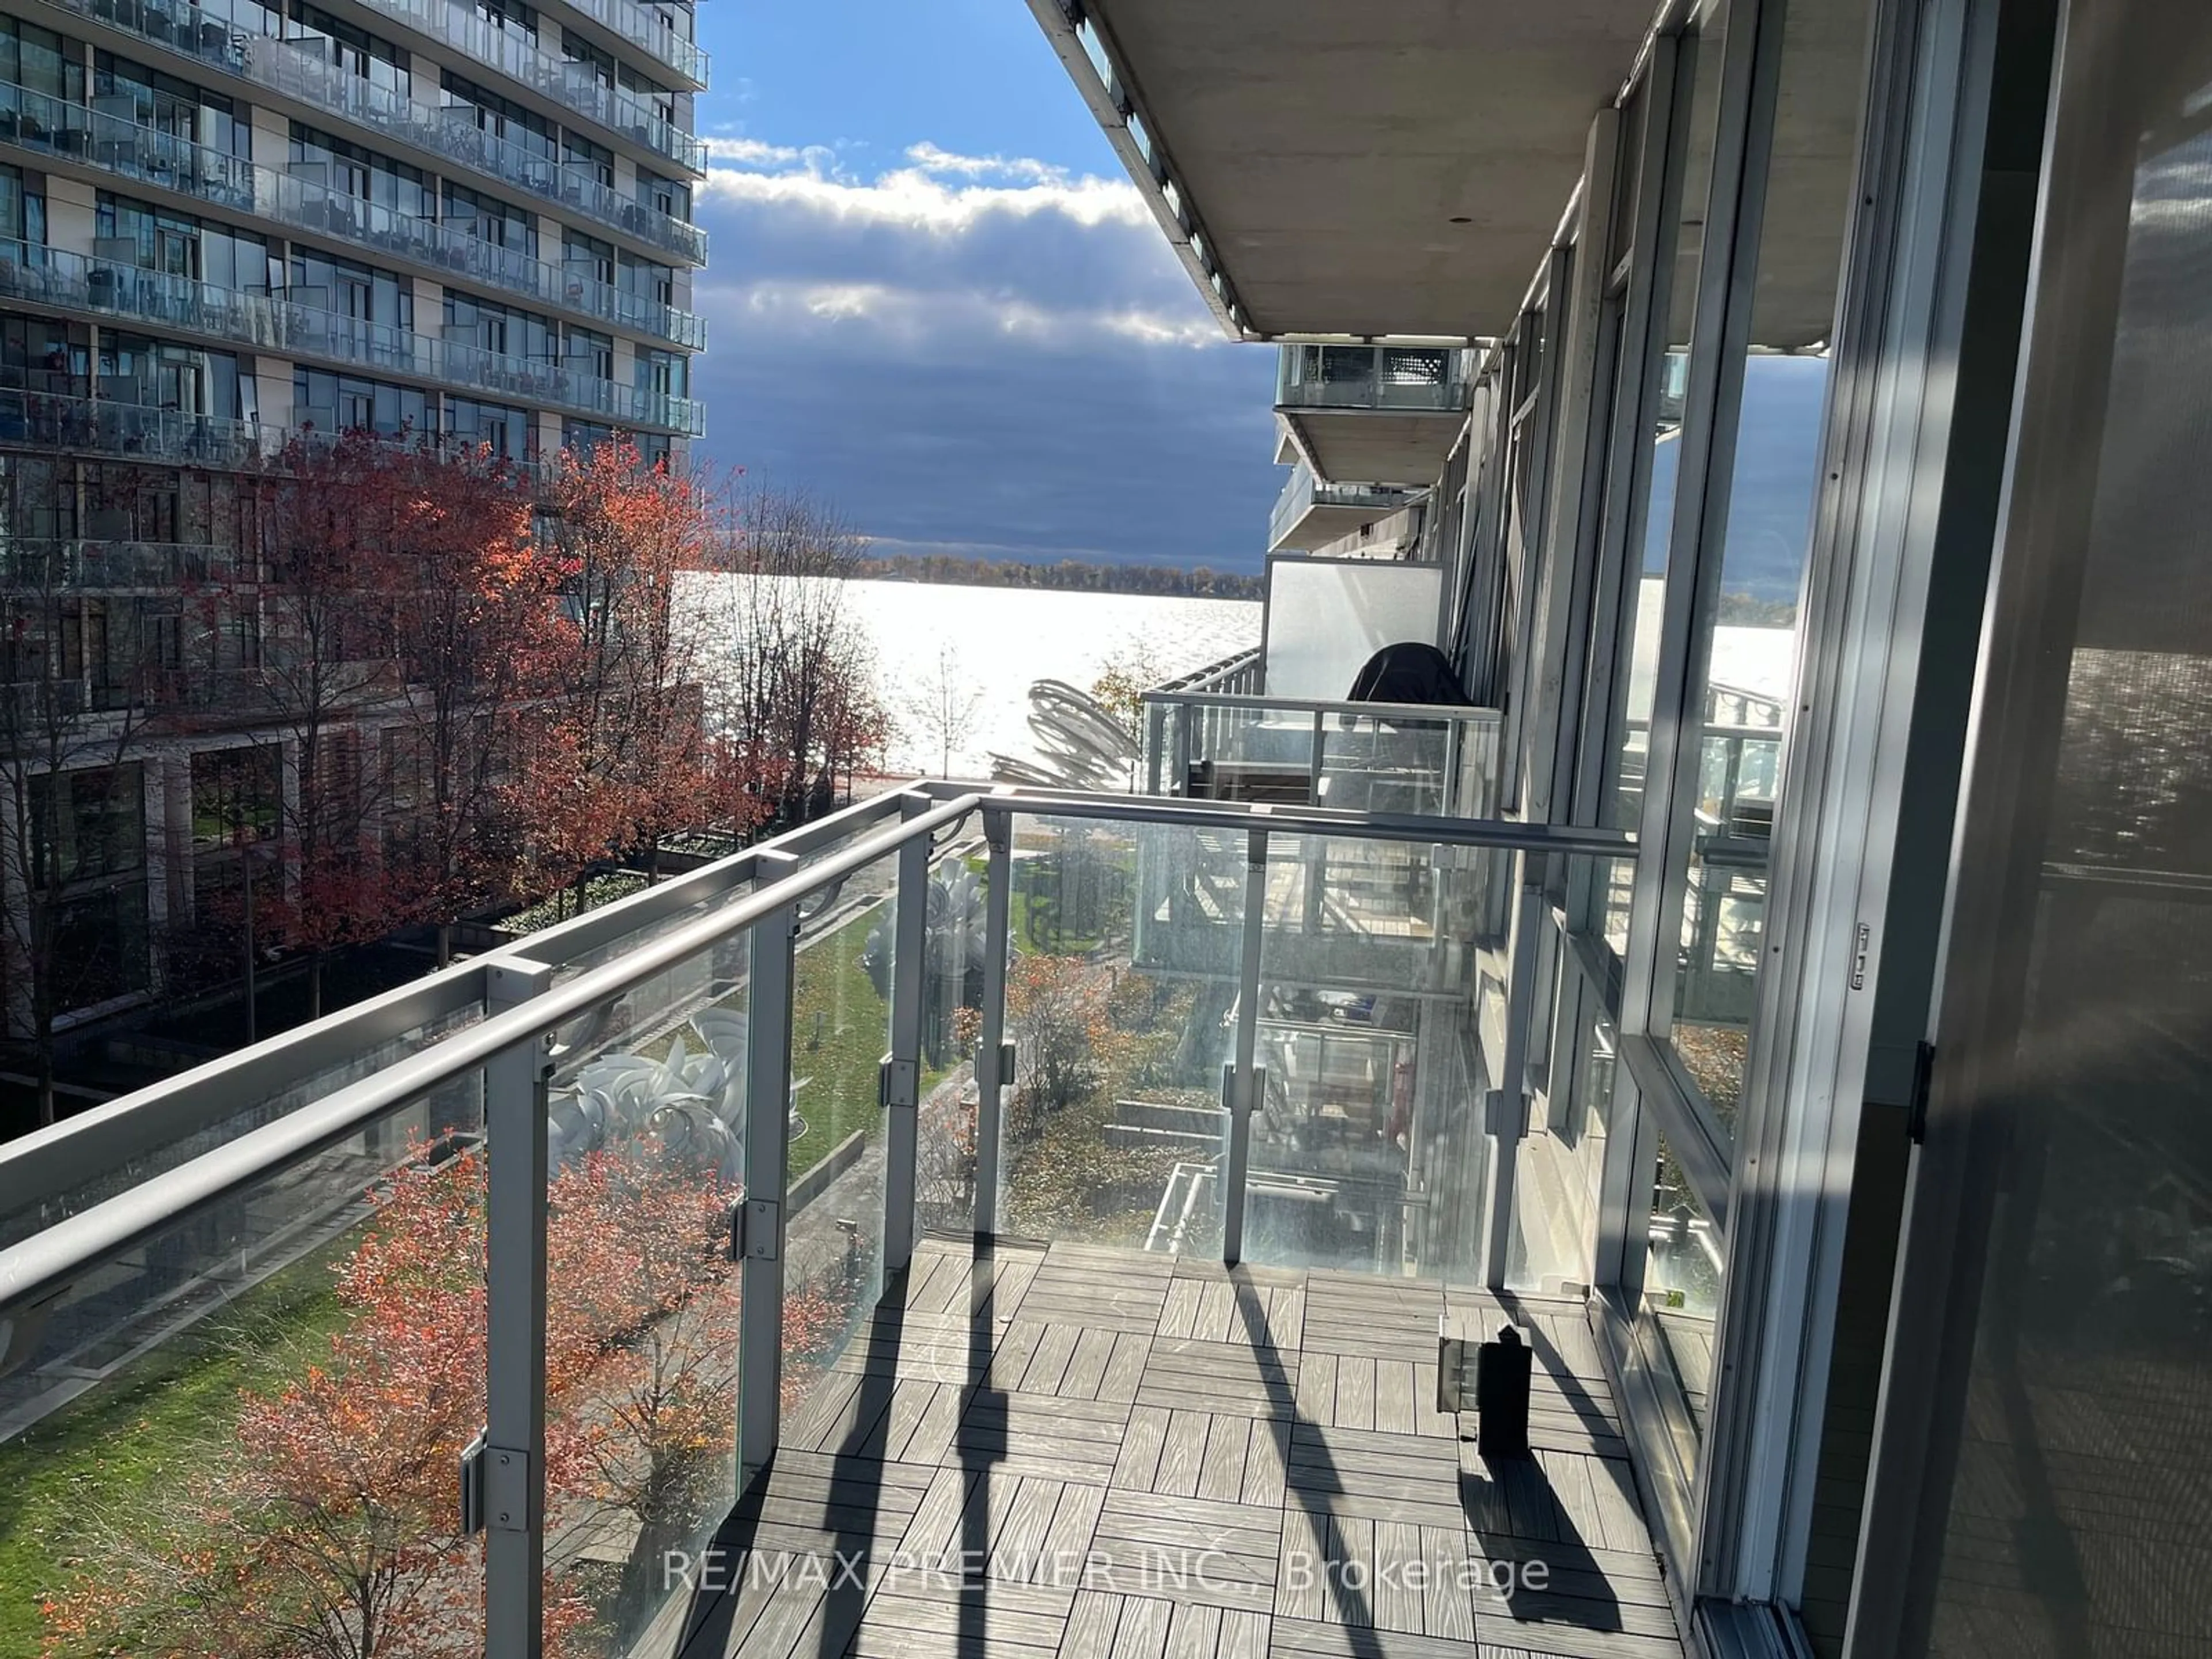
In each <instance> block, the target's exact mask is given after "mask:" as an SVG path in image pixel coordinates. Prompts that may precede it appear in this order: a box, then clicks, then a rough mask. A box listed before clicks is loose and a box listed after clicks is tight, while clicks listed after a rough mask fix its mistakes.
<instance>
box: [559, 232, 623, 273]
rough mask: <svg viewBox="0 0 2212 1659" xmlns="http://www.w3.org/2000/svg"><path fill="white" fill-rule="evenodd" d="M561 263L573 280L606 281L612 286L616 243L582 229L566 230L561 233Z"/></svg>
mask: <svg viewBox="0 0 2212 1659" xmlns="http://www.w3.org/2000/svg"><path fill="white" fill-rule="evenodd" d="M561 265H562V270H564V271H566V272H567V274H568V276H569V277H570V278H571V279H573V280H579V281H582V282H587V283H606V284H607V285H608V286H609V287H612V286H613V284H614V280H615V247H614V244H613V243H612V242H603V241H601V240H599V238H598V237H596V236H586V234H584V233H583V232H582V231H580V230H564V231H563V232H562V235H561Z"/></svg>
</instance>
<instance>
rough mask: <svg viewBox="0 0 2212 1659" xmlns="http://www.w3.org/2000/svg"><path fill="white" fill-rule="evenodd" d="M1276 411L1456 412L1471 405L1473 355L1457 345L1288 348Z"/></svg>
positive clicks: (1279, 371)
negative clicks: (1470, 384) (1471, 359)
mask: <svg viewBox="0 0 2212 1659" xmlns="http://www.w3.org/2000/svg"><path fill="white" fill-rule="evenodd" d="M1280 352H1281V355H1280V356H1279V359H1278V362H1277V367H1276V373H1275V406H1276V407H1277V408H1278V409H1380V410H1403V411H1406V412H1407V413H1411V414H1420V413H1424V412H1429V411H1433V412H1436V413H1439V414H1450V413H1455V412H1457V411H1459V410H1464V409H1465V408H1466V407H1467V398H1468V386H1469V380H1468V370H1469V368H1470V366H1471V365H1470V358H1471V356H1472V355H1473V354H1471V353H1469V352H1468V351H1466V350H1464V349H1462V348H1460V347H1457V346H1394V345H1286V346H1284V347H1282V348H1281V349H1280Z"/></svg>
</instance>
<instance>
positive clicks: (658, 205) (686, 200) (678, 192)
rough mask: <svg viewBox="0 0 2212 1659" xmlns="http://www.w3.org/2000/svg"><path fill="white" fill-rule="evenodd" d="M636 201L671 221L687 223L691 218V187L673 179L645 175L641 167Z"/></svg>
mask: <svg viewBox="0 0 2212 1659" xmlns="http://www.w3.org/2000/svg"><path fill="white" fill-rule="evenodd" d="M637 194H638V199H639V200H640V201H641V202H643V203H644V204H646V206H647V207H649V208H651V209H652V210H653V211H654V212H655V213H664V214H666V215H667V216H669V217H670V218H671V219H682V220H685V221H687V222H688V221H689V220H690V217H691V186H690V185H687V184H684V183H681V182H680V181H678V180H677V179H664V178H662V177H661V176H660V175H659V173H647V171H646V170H645V169H644V168H643V167H640V168H639V169H638V172H637Z"/></svg>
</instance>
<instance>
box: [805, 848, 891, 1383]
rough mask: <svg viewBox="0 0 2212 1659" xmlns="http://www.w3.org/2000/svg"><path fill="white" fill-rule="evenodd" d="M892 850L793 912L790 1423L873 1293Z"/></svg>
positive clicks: (876, 1284) (880, 1207)
mask: <svg viewBox="0 0 2212 1659" xmlns="http://www.w3.org/2000/svg"><path fill="white" fill-rule="evenodd" d="M897 882H898V860H897V857H896V854H894V855H892V856H890V857H887V858H881V859H878V860H876V861H875V862H874V863H872V864H870V865H868V866H866V867H864V868H862V869H860V870H857V871H855V872H853V874H851V875H850V876H848V877H847V878H845V879H844V880H843V881H842V882H841V883H839V884H837V885H836V886H835V887H831V888H827V889H824V890H823V891H821V892H820V893H818V894H817V895H816V896H814V897H813V898H812V899H810V900H809V901H807V902H806V904H805V907H804V908H803V910H802V915H803V917H804V921H803V923H802V925H801V927H800V929H799V941H798V945H797V948H796V950H795V951H794V954H793V957H792V991H791V1119H790V1123H791V1152H790V1160H789V1164H788V1165H787V1168H788V1172H789V1178H790V1182H791V1186H790V1190H789V1192H788V1194H787V1196H786V1198H785V1201H784V1243H783V1414H784V1420H785V1422H786V1423H787V1424H788V1423H789V1422H790V1420H791V1419H792V1417H793V1413H796V1412H798V1411H799V1410H800V1409H802V1408H803V1407H805V1404H806V1402H807V1401H808V1398H809V1396H810V1395H811V1394H812V1392H813V1390H814V1389H815V1386H816V1384H817V1383H818V1382H819V1381H820V1380H821V1377H822V1375H823V1372H824V1371H826V1370H828V1369H829V1366H831V1365H832V1364H835V1363H836V1359H837V1357H838V1355H839V1354H841V1353H842V1352H844V1349H845V1345H846V1344H847V1343H848V1341H849V1340H851V1339H852V1335H853V1333H854V1329H855V1328H856V1327H857V1324H858V1322H859V1320H860V1316H861V1314H862V1313H863V1312H864V1311H865V1310H866V1309H868V1308H870V1307H872V1306H873V1305H874V1304H875V1300H876V1297H877V1295H878V1292H879V1291H881V1289H882V1285H883V1261H884V1249H883V1243H884V1241H883V1230H884V1228H883V1220H884V1111H883V1106H882V1096H881V1092H880V1077H881V1066H882V1062H883V1057H884V1054H886V1053H887V1052H888V1051H889V1050H890V992H891V970H892V967H893V961H894V957H895V954H896V951H895V946H892V947H891V948H886V946H887V945H890V941H891V940H895V939H896V925H895V919H896V915H897V911H898V906H897V903H896V886H897Z"/></svg>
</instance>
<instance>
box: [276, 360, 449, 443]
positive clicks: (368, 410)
mask: <svg viewBox="0 0 2212 1659" xmlns="http://www.w3.org/2000/svg"><path fill="white" fill-rule="evenodd" d="M292 421H293V424H294V425H295V426H313V428H314V429H315V430H316V431H318V432H374V433H375V434H377V435H379V436H380V437H386V438H399V437H404V436H405V435H408V434H409V433H410V432H428V431H429V430H431V429H432V427H431V422H430V420H429V418H428V399H427V398H426V397H425V396H424V394H423V393H422V392H421V391H420V390H418V389H417V388H416V387H414V386H392V385H390V384H388V383H386V381H383V380H369V379H368V378H366V377H365V376H362V375H358V374H332V373H331V371H329V370H327V369H320V368H295V369H294V370H293V371H292Z"/></svg>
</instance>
